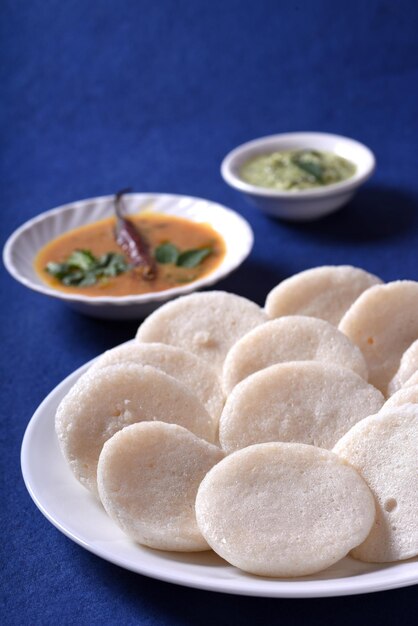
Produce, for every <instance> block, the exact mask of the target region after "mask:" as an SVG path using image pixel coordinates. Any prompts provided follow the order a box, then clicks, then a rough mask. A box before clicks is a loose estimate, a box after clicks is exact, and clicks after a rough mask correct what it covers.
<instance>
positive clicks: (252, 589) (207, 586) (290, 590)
mask: <svg viewBox="0 0 418 626" xmlns="http://www.w3.org/2000/svg"><path fill="white" fill-rule="evenodd" d="M132 341H134V340H130V341H128V342H126V343H131V342H132ZM96 358H97V357H96ZM96 358H93V359H91V360H89V361H88V362H86V363H85V364H84V365H82V366H80V367H78V368H77V369H76V370H74V371H73V372H71V373H70V374H69V375H68V376H66V377H65V378H64V379H63V380H62V381H61V382H60V383H58V385H56V386H55V387H54V388H53V389H52V390H51V391H50V392H49V393H48V394H47V395H46V397H45V398H44V399H43V400H42V402H41V403H40V404H39V406H38V407H37V409H36V411H35V412H34V414H33V415H32V417H31V419H30V421H29V423H28V425H27V427H26V429H25V433H24V436H23V440H22V445H21V451H20V464H21V471H22V476H23V480H24V484H25V487H26V489H27V491H28V493H29V495H30V497H31V499H32V500H33V502H34V504H35V505H36V507H37V508H38V509H39V511H40V512H41V513H42V514H43V515H44V517H46V519H47V520H48V521H49V522H50V523H51V524H52V525H53V526H54V527H55V528H57V529H58V530H59V531H60V532H61V533H62V534H63V535H65V536H66V537H67V538H69V539H70V540H71V541H74V542H75V543H76V544H77V545H79V546H80V547H82V548H84V549H85V550H87V551H88V552H90V553H92V554H94V555H95V556H97V557H99V558H102V559H104V560H106V561H108V562H110V563H112V564H114V565H117V566H119V567H122V568H124V569H126V570H129V571H131V572H134V573H137V574H141V575H143V576H147V577H149V578H153V579H155V580H160V581H163V582H168V583H172V584H177V585H181V586H184V587H190V588H194V589H201V590H205V591H212V592H218V593H226V594H232V595H243V596H250V597H269V598H319V597H336V596H346V595H357V594H364V593H371V592H377V591H386V590H389V589H396V588H401V587H408V586H411V585H414V584H417V583H418V561H416V564H417V570H416V571H413V572H412V573H411V572H409V571H406V572H405V573H403V575H402V576H400V577H399V575H398V576H397V577H396V579H395V580H391V579H390V578H389V579H388V580H387V579H385V580H382V581H373V580H371V581H364V580H360V579H359V577H361V576H363V575H370V574H373V573H374V572H364V574H359V577H356V576H355V575H353V576H350V577H345V578H341V577H340V578H332V579H320V580H315V579H313V580H307V579H306V578H304V579H303V580H300V579H294V580H291V579H286V580H284V579H277V578H271V579H268V578H260V577H256V576H253V577H251V578H248V581H247V580H245V584H244V583H243V582H242V581H240V580H237V579H230V580H225V579H221V580H219V579H216V578H214V580H213V581H207V580H206V581H204V580H201V579H199V578H198V579H194V578H193V573H184V572H182V571H177V570H174V572H173V571H172V570H171V569H170V568H167V569H166V570H165V569H164V568H162V569H161V571H157V572H156V571H155V569H154V568H153V567H152V566H149V565H148V564H145V565H144V564H143V563H141V562H140V563H139V566H138V565H137V564H135V565H133V564H132V563H131V562H129V561H128V560H126V558H124V557H123V556H122V557H115V556H114V555H113V554H112V553H111V552H109V551H106V550H105V549H103V548H101V547H99V546H97V545H91V544H90V543H89V542H88V541H86V540H85V539H83V538H82V537H80V536H78V535H77V533H76V532H73V531H72V530H71V529H69V528H68V527H67V526H66V524H65V520H61V519H60V518H59V516H57V515H55V516H54V515H53V514H52V513H51V512H50V511H49V510H48V507H47V506H45V504H44V503H43V502H42V498H41V497H39V494H38V493H37V489H36V481H35V483H34V481H33V478H32V477H31V471H30V456H31V449H30V442H31V436H32V434H33V433H34V432H36V429H37V427H38V428H39V423H42V424H43V423H44V421H48V419H50V420H51V421H52V419H51V416H50V415H48V412H47V407H48V405H49V403H50V402H51V401H54V400H56V399H57V398H59V399H61V398H62V397H63V395H62V394H63V390H64V389H66V388H67V387H68V385H70V384H71V385H72V384H74V383H75V381H76V380H77V379H78V378H79V377H80V376H81V375H82V374H83V373H84V372H85V371H86V370H87V369H88V367H89V366H90V365H91V364H92V363H93V362H94V361H95V360H96ZM68 471H69V470H68ZM80 489H82V486H81V485H80ZM138 547H139V548H143V546H138ZM145 549H146V550H147V551H148V550H150V549H149V548H145ZM153 552H154V551H153ZM155 552H156V553H158V554H161V555H164V551H161V552H160V551H158V550H157V551H155ZM402 563H408V561H404V562H402V561H400V562H399V564H400V565H402ZM388 565H391V564H388ZM383 566H384V564H382V567H383ZM261 581H262V585H260V582H261ZM327 582H328V584H331V586H330V588H327ZM252 584H253V586H252ZM264 587H265V588H264Z"/></svg>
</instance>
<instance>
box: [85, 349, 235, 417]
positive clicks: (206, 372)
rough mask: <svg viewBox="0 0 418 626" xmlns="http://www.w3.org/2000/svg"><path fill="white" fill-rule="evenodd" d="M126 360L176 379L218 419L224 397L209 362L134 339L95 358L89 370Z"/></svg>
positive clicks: (186, 353) (189, 354)
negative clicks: (155, 369) (152, 368)
mask: <svg viewBox="0 0 418 626" xmlns="http://www.w3.org/2000/svg"><path fill="white" fill-rule="evenodd" d="M126 362H131V363H138V364H139V365H151V366H152V367H156V368H157V369H159V370H161V371H163V372H165V373H166V374H168V375H169V376H172V377H173V378H176V379H177V380H178V381H180V382H181V383H183V385H186V387H188V388H189V389H190V391H192V392H193V393H194V394H195V395H196V396H197V397H198V398H199V400H200V401H201V403H202V404H203V405H204V407H205V408H206V410H207V412H208V413H209V415H211V416H212V418H213V419H214V420H216V422H218V421H219V416H220V414H221V411H222V408H223V405H224V402H225V399H224V396H223V393H222V390H221V383H220V379H219V378H218V376H217V375H216V373H215V371H214V370H213V369H212V368H211V367H209V366H208V364H207V363H206V361H203V360H202V359H199V358H198V357H196V356H195V355H194V354H192V353H191V352H186V350H182V349H181V348H176V347H174V346H169V345H167V344H163V343H139V342H138V341H135V342H129V343H125V344H122V345H121V346H116V348H112V349H111V350H107V352H104V353H103V354H102V355H101V356H99V357H98V359H96V361H95V363H94V364H93V365H92V366H91V368H90V371H92V370H94V369H98V368H102V367H105V366H107V365H114V364H116V363H126Z"/></svg>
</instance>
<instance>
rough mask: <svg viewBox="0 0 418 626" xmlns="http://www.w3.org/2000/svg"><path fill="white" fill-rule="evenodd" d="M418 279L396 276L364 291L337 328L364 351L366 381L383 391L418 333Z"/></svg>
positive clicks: (385, 390) (384, 391)
mask: <svg viewBox="0 0 418 626" xmlns="http://www.w3.org/2000/svg"><path fill="white" fill-rule="evenodd" d="M417 311H418V283H417V282H415V281H412V280H399V281H396V282H393V283H387V284H386V285H376V286H374V287H371V288H370V289H368V290H367V291H365V292H364V293H363V294H362V295H361V296H360V297H359V298H358V300H356V302H355V303H354V304H353V305H352V306H351V307H350V309H349V310H348V311H347V313H346V314H345V315H344V317H343V319H342V320H341V323H340V326H339V329H340V330H341V331H342V332H343V333H344V334H345V335H347V337H349V338H350V339H351V341H353V342H354V343H355V344H357V345H358V346H359V348H360V350H361V351H362V352H363V354H364V357H365V359H366V363H367V365H368V368H369V381H370V382H371V383H372V384H373V385H374V386H375V387H377V388H378V389H380V390H381V391H382V393H384V394H386V393H387V390H388V389H387V388H388V384H389V382H390V381H391V379H392V378H393V376H394V375H395V373H396V371H397V370H398V368H399V363H400V360H401V357H402V355H403V353H404V352H405V350H406V349H407V348H408V347H409V346H410V345H411V343H412V342H413V341H415V340H416V339H417V337H418V315H417Z"/></svg>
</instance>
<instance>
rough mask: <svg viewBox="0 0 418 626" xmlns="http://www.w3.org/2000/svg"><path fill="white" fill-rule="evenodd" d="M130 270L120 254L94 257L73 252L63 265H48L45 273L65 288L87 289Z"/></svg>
mask: <svg viewBox="0 0 418 626" xmlns="http://www.w3.org/2000/svg"><path fill="white" fill-rule="evenodd" d="M129 269H131V265H129V264H128V263H127V262H126V259H125V257H124V256H123V255H122V254H117V253H115V252H107V253H106V254H103V255H101V256H100V257H98V258H97V257H95V256H94V254H92V253H91V252H90V250H74V252H72V254H70V256H69V257H68V259H66V261H64V263H53V262H51V263H48V264H47V266H46V267H45V271H47V272H48V274H51V276H54V277H55V278H56V279H57V280H59V281H60V282H61V283H62V284H63V285H66V286H67V287H89V286H91V285H95V284H96V283H97V282H99V281H102V280H103V279H104V278H106V277H109V276H118V275H119V274H122V273H123V272H127V271H128V270H129Z"/></svg>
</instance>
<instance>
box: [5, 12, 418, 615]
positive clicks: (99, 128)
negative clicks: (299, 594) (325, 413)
mask: <svg viewBox="0 0 418 626" xmlns="http://www.w3.org/2000/svg"><path fill="white" fill-rule="evenodd" d="M0 28H1V33H0V42H1V48H2V49H1V68H0V71H1V81H0V84H1V86H2V90H1V91H2V97H1V111H2V115H1V125H2V128H1V137H2V143H3V149H2V157H1V159H2V160H1V170H2V184H1V187H0V194H1V238H2V244H3V243H4V241H5V240H6V238H7V237H8V235H9V234H10V233H11V232H12V231H13V230H14V229H15V228H16V227H18V226H19V225H20V224H21V223H22V222H24V221H26V220H27V219H29V218H31V217H33V216H34V215H36V214H37V213H39V212H41V211H44V210H47V209H49V208H52V207H54V206H57V205H60V204H63V203H66V202H70V201H73V200H75V199H81V198H85V197H91V196H95V195H103V194H110V193H113V192H115V191H116V190H118V189H120V188H123V187H125V186H128V185H130V186H133V187H134V188H135V190H136V191H161V192H173V193H185V194H190V195H197V196H203V197H206V198H209V199H212V200H216V201H219V202H221V203H223V204H226V205H227V206H231V207H232V208H234V209H235V210H237V211H239V212H241V213H242V214H243V215H244V216H245V217H246V218H247V219H248V220H249V221H250V222H251V224H252V226H253V228H254V232H255V238H256V239H255V246H254V250H253V252H252V254H251V257H250V258H249V260H248V261H247V262H246V263H245V265H244V266H243V267H242V268H240V270H239V271H237V272H236V273H235V274H234V275H233V276H231V277H230V278H228V279H227V280H225V281H224V282H223V283H221V284H220V285H219V287H220V288H224V289H227V290H231V291H235V292H237V293H240V294H242V295H246V296H249V297H251V298H253V299H255V300H256V301H258V302H260V303H262V302H263V300H264V297H265V294H266V293H267V291H268V290H269V289H270V288H271V287H273V285H275V284H276V283H277V282H278V281H279V280H281V279H282V278H284V277H286V276H289V275H290V274H292V273H294V272H297V271H299V270H303V269H305V268H308V267H311V266H314V265H319V264H339V263H352V264H355V265H360V266H362V267H364V268H366V269H368V270H370V271H373V272H376V273H377V274H379V275H380V276H381V277H382V278H383V279H385V280H392V279H397V278H411V279H415V280H417V279H418V271H417V256H418V228H417V226H418V168H417V166H418V159H417V157H418V150H417V139H418V119H417V113H418V38H417V32H418V5H417V3H416V2H414V0H410V1H409V2H408V1H398V2H393V1H381V2H377V1H374V0H368V1H367V2H365V1H364V0H351V1H350V2H347V3H340V2H335V0H331V1H328V0H316V1H315V2H313V1H308V0H300V1H298V2H296V1H294V2H292V1H281V2H279V1H277V0H276V1H274V0H258V1H257V2H250V1H245V0H240V1H238V0H223V1H221V0H211V1H208V2H203V1H198V0H195V1H193V0H159V1H155V2H148V1H146V0H139V1H135V0H119V1H116V0H103V1H101V2H93V1H91V0H67V1H66V2H60V1H58V0H32V1H31V2H30V1H28V0H26V1H24V0H21V1H19V0H17V1H12V0H9V1H4V2H3V3H2V12H1V27H0ZM294 130H318V131H330V132H336V133H341V134H345V135H348V136H351V137H354V138H357V139H359V140H360V141H363V142H364V143H366V144H367V145H369V146H370V147H371V149H372V150H373V151H374V152H375V154H376V157H377V162H378V167H377V171H376V174H375V176H374V177H373V179H372V180H371V181H370V182H369V183H368V184H367V185H366V187H365V188H364V189H363V190H362V191H361V193H359V194H358V196H357V197H356V198H355V199H354V200H353V201H352V202H351V204H350V205H348V206H347V207H346V208H345V209H344V210H342V211H341V212H339V213H337V214H335V215H333V216H330V217H328V218H325V219H323V220H321V221H318V222H313V223H310V224H305V225H291V224H284V223H280V222H277V221H274V220H272V219H269V218H267V217H265V216H263V215H261V214H259V213H258V212H257V211H256V210H255V209H252V208H251V207H250V206H248V205H247V204H246V203H245V201H244V200H243V199H242V197H241V196H240V195H239V194H237V193H236V192H234V191H233V190H231V189H229V188H228V187H227V186H226V185H225V184H224V183H223V181H222V179H221V177H220V174H219V165H220V162H221V160H222V158H223V156H224V155H225V154H226V153H227V152H228V151H229V150H230V149H232V148H233V147H234V146H235V145H237V144H239V143H241V142H243V141H246V140H249V139H252V138H255V137H258V136H261V135H266V134H271V133H278V132H284V131H294ZM1 295H2V302H1V310H0V329H1V372H0V374H1V387H2V401H1V406H2V410H1V420H2V424H1V428H0V441H1V454H0V463H1V467H0V473H1V507H0V515H1V526H0V533H1V535H0V536H1V544H0V550H1V553H2V554H1V557H2V566H1V572H0V576H1V599H2V610H3V611H4V616H3V619H2V623H4V624H7V625H9V624H10V625H21V624H24V625H26V624H30V625H33V624H42V625H44V624H45V625H48V624H83V625H84V624H87V625H89V624H113V623H115V624H116V623H121V624H147V625H151V626H154V625H157V624H158V625H159V624H167V625H169V626H174V625H183V624H204V625H205V624H228V625H229V624H231V623H234V622H235V623H239V624H243V625H247V624H248V625H249V624H254V623H256V622H258V621H259V623H263V624H313V625H315V624H326V623H329V624H332V623H339V624H340V625H341V626H344V625H347V624H355V623H364V622H362V620H363V619H364V617H365V616H367V620H368V623H372V624H374V623H376V624H377V623H379V624H395V623H396V624H398V625H399V626H401V625H406V624H411V623H412V622H413V621H414V620H415V618H416V610H417V609H418V603H417V593H416V587H415V588H409V589H401V590H395V591H390V592H385V593H379V594H371V595H368V596H358V597H349V598H331V599H321V600H303V601H302V600H299V601H297V600H269V599H260V598H241V597H234V596H223V595H220V594H212V593H209V592H203V591H196V590H191V589H186V588H181V587H176V586H173V585H170V584H166V583H161V582H158V581H154V580H151V579H147V578H145V577H142V576H139V575H135V574H132V573H130V572H127V571H124V570H122V569H120V568H118V567H115V566H113V565H111V564H109V563H107V562H105V561H102V560H101V559H99V558H97V557H95V556H93V555H91V554H89V553H88V552H86V551H84V550H83V549H81V548H80V547H78V546H77V545H75V544H74V543H72V542H71V541H70V540H68V539H67V538H65V537H64V536H63V535H61V534H60V533H59V532H58V531H57V530H56V529H55V528H54V527H53V526H51V525H50V524H49V523H48V522H47V521H46V519H44V518H43V516H42V515H41V514H40V513H39V512H38V510H37V509H36V508H35V506H34V504H33V503H32V501H31V500H30V498H29V495H28V494H27V493H26V491H25V487H24V485H23V481H22V478H21V473H20V465H19V452H20V444H21V440H22V437H23V433H24V430H25V427H26V425H27V423H28V421H29V419H30V417H31V415H32V414H33V412H34V410H35V408H36V407H37V406H38V404H39V403H40V402H41V400H42V399H43V398H44V397H45V395H46V394H47V393H48V392H49V391H51V389H52V388H53V387H54V386H55V385H56V384H57V383H58V382H59V381H61V380H62V379H63V378H64V377H65V376H66V375H67V374H69V373H70V372H72V371H73V370H74V369H75V368H76V367H78V366H79V365H81V364H83V363H84V362H85V361H86V360H88V359H90V358H92V357H94V356H95V355H97V354H99V353H100V352H102V351H103V350H105V349H106V348H110V347H112V346H114V345H116V344H117V343H120V342H122V341H124V340H127V339H129V338H131V337H132V336H133V334H134V332H135V329H136V324H135V323H124V324H119V323H112V322H105V321H97V320H93V319H88V318H86V317H82V316H80V315H78V314H76V313H73V312H71V311H70V310H69V309H67V308H66V307H65V306H64V305H62V304H60V303H59V302H56V301H54V300H49V299H47V298H45V297H42V296H40V295H38V294H35V293H32V292H30V291H29V290H27V289H25V288H23V287H22V286H21V285H19V284H17V283H15V282H14V281H13V280H12V279H11V278H10V277H9V276H8V275H7V274H6V272H5V271H4V269H3V268H2V269H1ZM53 471H54V470H53V468H51V472H53Z"/></svg>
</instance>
